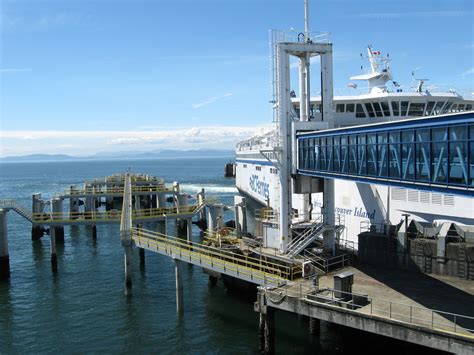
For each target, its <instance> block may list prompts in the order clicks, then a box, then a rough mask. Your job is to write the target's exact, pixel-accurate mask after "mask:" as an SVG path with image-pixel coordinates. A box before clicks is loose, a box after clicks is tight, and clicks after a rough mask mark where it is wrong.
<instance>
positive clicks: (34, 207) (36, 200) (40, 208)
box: [31, 194, 44, 242]
mask: <svg viewBox="0 0 474 355" xmlns="http://www.w3.org/2000/svg"><path fill="white" fill-rule="evenodd" d="M31 200H32V201H31V211H32V213H33V216H35V214H37V213H43V212H44V200H42V199H41V194H33V195H32V196H31ZM43 235H44V228H43V226H40V225H38V224H35V223H33V225H32V226H31V240H32V241H33V242H34V241H35V240H39V239H41V238H42V237H43Z"/></svg>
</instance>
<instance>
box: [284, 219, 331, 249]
mask: <svg viewBox="0 0 474 355" xmlns="http://www.w3.org/2000/svg"><path fill="white" fill-rule="evenodd" d="M324 229H325V226H324V223H323V221H322V218H320V219H319V220H318V221H317V222H316V223H315V224H313V225H312V226H311V227H310V228H308V229H307V230H306V231H304V232H303V233H302V234H301V235H299V236H298V237H297V238H295V239H294V240H292V241H291V243H290V244H288V249H287V254H288V256H289V257H295V256H296V255H298V254H299V253H300V252H302V251H303V249H304V248H306V247H307V246H308V245H310V244H311V243H312V242H314V241H315V240H316V238H318V237H319V236H320V235H321V234H322V233H323V232H324Z"/></svg>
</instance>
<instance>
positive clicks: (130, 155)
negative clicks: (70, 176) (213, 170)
mask: <svg viewBox="0 0 474 355" xmlns="http://www.w3.org/2000/svg"><path fill="white" fill-rule="evenodd" d="M233 156H234V151H232V150H220V149H198V150H162V151H151V152H140V151H132V152H101V153H97V154H94V155H91V156H85V157H75V156H71V155H66V154H30V155H20V156H8V157H4V158H0V162H40V161H42V162H48V161H74V160H120V159H153V158H192V157H229V158H230V157H233Z"/></svg>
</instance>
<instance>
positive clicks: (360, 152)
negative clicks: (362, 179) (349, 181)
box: [357, 134, 367, 175]
mask: <svg viewBox="0 0 474 355" xmlns="http://www.w3.org/2000/svg"><path fill="white" fill-rule="evenodd" d="M357 141H358V146H357V162H358V169H359V175H366V174H367V163H366V159H365V156H366V149H367V142H366V136H365V134H359V135H358V136H357Z"/></svg>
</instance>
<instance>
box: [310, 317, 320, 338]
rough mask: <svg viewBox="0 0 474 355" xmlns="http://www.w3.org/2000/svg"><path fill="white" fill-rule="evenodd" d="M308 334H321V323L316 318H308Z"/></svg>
mask: <svg viewBox="0 0 474 355" xmlns="http://www.w3.org/2000/svg"><path fill="white" fill-rule="evenodd" d="M309 333H310V334H311V335H319V334H320V333H321V321H320V320H319V319H318V318H311V317H310V318H309Z"/></svg>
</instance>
